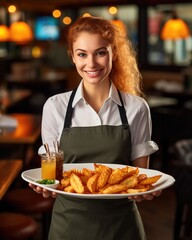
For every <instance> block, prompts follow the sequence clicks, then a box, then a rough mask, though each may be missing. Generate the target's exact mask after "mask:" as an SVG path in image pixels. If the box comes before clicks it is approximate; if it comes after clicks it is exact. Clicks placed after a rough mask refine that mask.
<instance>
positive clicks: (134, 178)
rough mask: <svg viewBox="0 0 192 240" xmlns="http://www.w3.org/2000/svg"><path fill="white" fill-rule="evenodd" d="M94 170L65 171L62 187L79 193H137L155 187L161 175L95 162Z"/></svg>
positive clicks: (67, 190) (64, 189)
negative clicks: (114, 167)
mask: <svg viewBox="0 0 192 240" xmlns="http://www.w3.org/2000/svg"><path fill="white" fill-rule="evenodd" d="M93 165H94V170H90V169H87V168H83V169H82V170H78V169H75V168H74V169H71V170H69V171H65V172H64V174H63V179H62V180H61V184H60V186H61V189H62V190H63V191H65V192H70V193H79V194H82V193H83V194H127V193H129V194H135V193H139V192H147V191H149V190H151V189H153V188H154V186H153V184H154V183H156V182H157V181H158V180H159V179H160V177H161V175H156V176H150V177H148V176H147V174H143V173H139V168H137V167H129V166H125V167H122V168H117V169H113V168H110V167H108V166H106V165H104V164H96V163H94V164H93Z"/></svg>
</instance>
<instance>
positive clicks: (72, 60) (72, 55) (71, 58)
mask: <svg viewBox="0 0 192 240" xmlns="http://www.w3.org/2000/svg"><path fill="white" fill-rule="evenodd" d="M71 59H72V61H73V63H74V64H75V59H74V57H73V54H72V55H71Z"/></svg>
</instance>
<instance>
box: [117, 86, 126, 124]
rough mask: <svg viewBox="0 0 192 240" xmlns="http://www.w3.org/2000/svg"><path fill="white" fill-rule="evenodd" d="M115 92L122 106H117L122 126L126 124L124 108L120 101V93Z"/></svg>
mask: <svg viewBox="0 0 192 240" xmlns="http://www.w3.org/2000/svg"><path fill="white" fill-rule="evenodd" d="M117 91H118V94H119V98H120V101H121V105H122V106H120V105H118V108H119V113H120V117H121V122H122V124H128V120H127V116H126V111H125V107H124V104H123V100H122V97H121V93H120V91H119V90H117Z"/></svg>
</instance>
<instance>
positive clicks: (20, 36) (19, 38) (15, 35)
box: [10, 21, 33, 44]
mask: <svg viewBox="0 0 192 240" xmlns="http://www.w3.org/2000/svg"><path fill="white" fill-rule="evenodd" d="M32 39H33V32H32V29H31V27H30V26H29V25H28V24H27V23H25V22H22V21H19V22H14V23H12V24H11V26H10V41H13V42H15V43H17V44H25V43H28V42H30V41H31V40H32Z"/></svg>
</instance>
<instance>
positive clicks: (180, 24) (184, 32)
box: [161, 14, 190, 40]
mask: <svg viewBox="0 0 192 240" xmlns="http://www.w3.org/2000/svg"><path fill="white" fill-rule="evenodd" d="M189 36H190V30H189V27H188V26H187V24H186V23H185V22H184V21H183V20H182V19H180V18H178V17H177V16H176V15H175V14H174V15H173V18H171V19H169V20H168V21H167V22H166V23H165V24H164V26H163V28H162V30H161V39H163V40H176V39H185V38H188V37H189Z"/></svg>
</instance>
